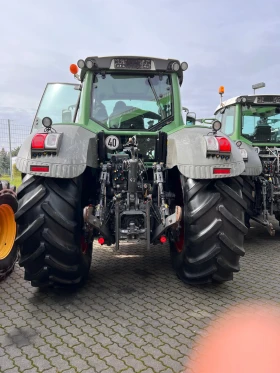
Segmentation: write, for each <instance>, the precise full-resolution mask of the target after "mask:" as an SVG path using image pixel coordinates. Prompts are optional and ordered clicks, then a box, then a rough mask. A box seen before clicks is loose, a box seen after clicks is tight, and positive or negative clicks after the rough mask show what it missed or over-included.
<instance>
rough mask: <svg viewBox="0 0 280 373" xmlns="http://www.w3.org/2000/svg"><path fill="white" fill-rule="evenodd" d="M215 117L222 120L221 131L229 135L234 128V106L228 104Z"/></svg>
mask: <svg viewBox="0 0 280 373" xmlns="http://www.w3.org/2000/svg"><path fill="white" fill-rule="evenodd" d="M216 118H217V119H218V120H220V121H221V122H222V131H223V132H224V133H225V134H226V135H231V134H232V133H233V130H234V121H235V106H228V107H226V108H223V109H221V110H220V111H219V113H218V114H217V115H216Z"/></svg>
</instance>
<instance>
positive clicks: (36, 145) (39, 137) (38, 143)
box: [31, 133, 48, 149]
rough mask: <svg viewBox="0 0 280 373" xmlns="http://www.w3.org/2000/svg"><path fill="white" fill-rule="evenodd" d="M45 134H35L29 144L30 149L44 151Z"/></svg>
mask: <svg viewBox="0 0 280 373" xmlns="http://www.w3.org/2000/svg"><path fill="white" fill-rule="evenodd" d="M47 136H48V134H47V133H37V134H36V135H35V136H34V137H33V139H32V142H31V149H44V147H45V139H46V137H47Z"/></svg>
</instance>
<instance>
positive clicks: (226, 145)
mask: <svg viewBox="0 0 280 373" xmlns="http://www.w3.org/2000/svg"><path fill="white" fill-rule="evenodd" d="M217 140H218V143H219V148H220V152H221V153H230V152H231V144H230V141H229V140H228V139H226V138H225V137H217Z"/></svg>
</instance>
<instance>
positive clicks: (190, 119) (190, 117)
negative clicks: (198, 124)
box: [186, 112, 196, 126]
mask: <svg viewBox="0 0 280 373" xmlns="http://www.w3.org/2000/svg"><path fill="white" fill-rule="evenodd" d="M195 121H196V113H194V112H187V115H186V125H187V126H194V125H195Z"/></svg>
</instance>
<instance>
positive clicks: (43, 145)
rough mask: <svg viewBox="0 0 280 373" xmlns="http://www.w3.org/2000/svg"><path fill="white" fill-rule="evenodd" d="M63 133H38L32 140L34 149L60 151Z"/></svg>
mask: <svg viewBox="0 0 280 373" xmlns="http://www.w3.org/2000/svg"><path fill="white" fill-rule="evenodd" d="M61 138H62V133H36V135H34V137H33V139H32V141H31V149H32V150H44V151H47V150H52V151H54V150H56V151H58V148H59V145H60V142H61Z"/></svg>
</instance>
